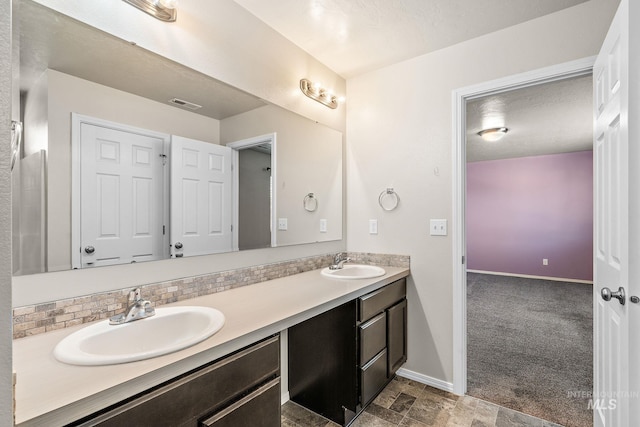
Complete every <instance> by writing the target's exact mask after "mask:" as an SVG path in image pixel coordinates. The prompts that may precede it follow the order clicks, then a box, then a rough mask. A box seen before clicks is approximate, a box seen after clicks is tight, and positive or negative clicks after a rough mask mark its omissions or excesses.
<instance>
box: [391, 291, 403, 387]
mask: <svg viewBox="0 0 640 427" xmlns="http://www.w3.org/2000/svg"><path fill="white" fill-rule="evenodd" d="M387 357H388V364H387V366H388V370H387V376H388V378H391V377H392V376H393V375H394V374H395V373H396V371H397V370H398V369H399V368H400V366H402V364H403V363H404V362H406V361H407V300H406V299H405V300H402V301H401V302H399V303H397V304H396V305H394V306H393V307H391V308H389V309H387Z"/></svg>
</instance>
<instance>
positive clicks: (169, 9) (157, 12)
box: [122, 0, 178, 22]
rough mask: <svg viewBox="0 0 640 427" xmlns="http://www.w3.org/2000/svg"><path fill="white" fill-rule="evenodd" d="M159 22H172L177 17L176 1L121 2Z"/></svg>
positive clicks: (131, 0) (139, 0) (136, 0)
mask: <svg viewBox="0 0 640 427" xmlns="http://www.w3.org/2000/svg"><path fill="white" fill-rule="evenodd" d="M122 1H124V2H125V3H129V4H130V5H132V6H135V7H137V8H138V9H140V10H141V11H143V12H145V13H148V14H149V15H151V16H153V17H154V18H158V19H159V20H161V21H165V22H173V21H175V20H176V17H177V16H178V11H177V10H176V3H177V1H176V0H122Z"/></svg>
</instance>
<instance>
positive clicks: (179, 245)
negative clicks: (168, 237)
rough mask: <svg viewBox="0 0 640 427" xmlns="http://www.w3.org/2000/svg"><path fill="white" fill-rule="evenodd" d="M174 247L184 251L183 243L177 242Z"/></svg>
mask: <svg viewBox="0 0 640 427" xmlns="http://www.w3.org/2000/svg"><path fill="white" fill-rule="evenodd" d="M173 247H174V248H176V249H182V243H180V242H176V244H175V245H173Z"/></svg>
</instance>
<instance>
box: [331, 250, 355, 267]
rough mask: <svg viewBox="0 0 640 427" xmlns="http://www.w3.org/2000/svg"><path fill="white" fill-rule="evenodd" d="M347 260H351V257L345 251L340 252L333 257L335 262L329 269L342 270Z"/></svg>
mask: <svg viewBox="0 0 640 427" xmlns="http://www.w3.org/2000/svg"><path fill="white" fill-rule="evenodd" d="M345 262H351V258H349V257H348V256H347V254H345V253H343V252H339V253H337V254H336V256H335V257H333V264H332V265H330V266H329V270H340V269H341V268H342V267H344V263H345Z"/></svg>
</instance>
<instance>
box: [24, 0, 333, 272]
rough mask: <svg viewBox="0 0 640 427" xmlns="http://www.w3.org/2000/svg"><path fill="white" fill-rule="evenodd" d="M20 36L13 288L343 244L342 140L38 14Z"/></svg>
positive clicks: (57, 17)
mask: <svg viewBox="0 0 640 427" xmlns="http://www.w3.org/2000/svg"><path fill="white" fill-rule="evenodd" d="M19 26H20V27H19V28H20V39H19V43H20V93H21V110H22V111H21V116H22V121H23V126H24V135H23V140H22V146H21V147H20V156H19V160H18V161H17V162H16V166H15V167H14V169H13V171H12V178H13V180H12V182H13V218H14V222H13V242H12V244H13V258H14V266H13V268H14V275H24V274H32V273H42V272H53V271H63V270H69V269H73V268H94V267H96V266H100V265H112V264H121V263H131V262H139V261H145V260H157V259H169V258H175V257H188V256H190V255H200V254H208V253H219V252H230V251H236V250H244V249H255V248H265V247H273V246H286V245H295V244H303V243H313V242H326V241H335V240H340V239H342V217H343V215H342V200H343V197H342V188H343V185H342V169H343V165H342V152H343V150H342V133H341V132H338V131H336V130H334V129H331V128H329V127H326V126H323V125H321V124H318V123H316V122H314V121H312V120H309V119H307V118H304V117H302V116H299V115H297V114H295V113H292V112H290V111H287V110H284V109H282V108H280V107H277V106H274V105H271V104H269V103H267V102H265V101H263V100H261V99H259V98H257V97H255V96H253V95H251V94H248V93H245V92H242V91H240V90H237V89H235V88H232V87H230V86H227V85H225V84H223V83H221V82H219V81H216V80H214V79H212V78H211V77H209V76H205V75H203V74H201V73H198V72H197V71H194V70H192V69H189V68H186V67H184V66H182V65H180V64H177V63H175V62H172V61H170V60H168V59H166V58H163V57H160V56H158V55H156V54H153V53H150V52H148V51H146V50H144V49H142V48H140V47H138V46H136V45H134V44H131V43H128V42H126V41H124V40H121V39H118V38H116V37H113V36H111V35H109V34H106V33H104V32H101V31H99V30H97V29H95V28H92V27H90V26H87V25H86V24H84V23H81V22H78V21H76V20H74V19H72V18H69V17H68V16H65V15H62V14H59V13H57V12H55V11H52V10H51V9H49V8H46V7H44V6H42V5H40V4H37V3H34V2H32V1H30V0H23V1H21V2H20V7H19ZM119 132H120V133H119ZM145 144H147V145H145ZM87 147H90V148H87ZM194 147H196V148H194ZM197 147H200V148H197ZM125 151H126V152H128V153H129V155H128V157H121V156H120V155H121V154H123V153H124V152H125ZM132 153H133V154H132ZM225 153H227V154H225ZM227 158H228V163H227ZM122 159H125V160H122ZM198 159H200V160H198ZM101 161H102V162H103V164H102V163H100V162H101ZM199 162H200V163H199ZM115 163H127V164H128V167H130V166H131V165H132V164H133V163H136V164H139V165H140V167H141V170H142V169H144V170H145V172H144V173H142V172H140V173H138V172H136V171H130V170H129V169H127V170H126V171H125V170H124V169H122V168H120V167H115V166H114V164H115ZM197 164H200V166H203V167H204V168H205V169H206V168H208V169H209V170H210V171H211V170H214V169H215V170H217V169H221V170H224V171H225V173H227V174H228V177H229V179H230V181H229V182H225V184H224V185H222V184H220V182H221V181H220V182H219V181H217V179H218V178H207V177H204V178H202V177H200V178H198V179H202V180H203V182H205V184H204V185H203V187H206V189H205V191H204V193H202V194H200V193H198V191H200V190H198V186H197V185H196V184H194V179H195V178H193V175H189V174H188V172H189V171H187V169H189V168H190V167H192V166H193V165H197ZM231 165H233V166H231ZM154 168H155V169H157V174H156V175H153V174H151V175H145V173H147V172H149V171H150V170H151V169H154ZM181 168H182V169H181ZM216 168H217V169H216ZM185 171H186V172H185ZM149 173H151V172H149ZM189 173H190V172H189ZM96 176H98V177H97V178H96ZM132 177H133V178H135V179H133V178H132ZM127 179H128V181H126V180H127ZM132 179H133V180H132ZM214 184H215V185H214ZM218 184H220V185H218ZM83 192H84V193H83ZM196 193H198V194H200V195H198V194H196ZM83 194H84V196H83ZM89 199H91V200H89ZM220 200H224V203H225V206H224V209H225V212H223V213H221V211H220V206H214V207H213V208H212V206H213V205H215V203H219V202H220ZM134 201H135V202H136V203H139V205H136V203H133V202H134ZM85 205H86V206H85ZM203 205H207V208H211V209H209V210H207V209H203V208H202V207H203ZM227 207H228V208H229V210H226V209H227ZM216 209H217V210H216ZM124 211H126V212H127V213H126V214H122V212H124ZM227 212H228V221H227V217H226V216H225V215H227ZM88 218H92V219H91V220H92V221H93V222H94V224H93V225H92V227H93V229H92V230H93V231H91V230H89V231H85V230H84V228H83V227H84V226H86V225H87V224H88V223H89V219H88ZM127 221H128V222H129V225H128V226H126V227H125V226H124V225H123V224H124V223H125V222H127ZM201 223H202V224H204V225H203V226H202V228H199V227H200V225H202V224H201ZM176 224H179V226H178V225H176ZM96 230H97V231H96ZM124 230H126V231H124ZM132 230H133V231H132ZM78 233H80V234H78ZM91 233H94V235H91ZM200 235H208V236H209V237H211V236H214V237H220V236H223V235H224V236H223V237H224V239H227V238H228V240H225V241H224V244H219V243H220V239H218V240H216V242H217V243H215V244H213V243H210V242H207V241H204V240H202V241H201V240H198V239H196V237H197V236H200ZM85 236H92V237H91V238H92V239H93V240H89V239H88V238H85ZM95 236H98V237H100V238H95ZM120 237H126V239H121V240H122V241H123V242H125V243H123V244H122V245H121V247H119V246H118V244H117V243H116V240H118V238H120ZM144 238H149V239H152V240H153V239H155V240H154V242H155V243H153V244H152V245H151V246H149V247H156V246H157V248H158V250H157V251H156V252H153V254H151V252H149V250H148V249H147V246H142V248H141V249H136V250H135V251H133V252H131V251H129V252H130V253H125V254H124V255H123V254H122V253H119V252H118V251H120V249H122V248H127V249H131V247H132V246H135V245H136V244H138V243H139V242H141V241H143V240H144ZM214 240H215V239H214ZM203 242H204V243H203ZM108 245H111V246H112V247H111V249H109V250H111V251H112V253H110V254H109V255H104V256H102V257H101V255H102V254H105V253H107V249H106V247H107V246H108ZM154 245H155V246H154ZM196 247H197V248H198V249H197V250H195V249H194V248H196ZM114 248H115V249H114ZM136 251H137V252H136ZM120 252H122V251H120ZM114 253H115V255H113V254H114ZM150 254H151V255H150ZM166 262H170V261H166Z"/></svg>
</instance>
